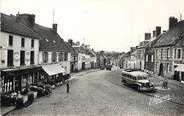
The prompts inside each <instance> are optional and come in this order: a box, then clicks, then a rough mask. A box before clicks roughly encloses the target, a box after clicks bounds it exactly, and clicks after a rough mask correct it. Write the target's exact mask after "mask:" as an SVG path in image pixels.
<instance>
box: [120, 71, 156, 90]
mask: <svg viewBox="0 0 184 116" xmlns="http://www.w3.org/2000/svg"><path fill="white" fill-rule="evenodd" d="M121 75H122V77H121V82H123V83H125V84H127V85H133V86H134V87H135V88H136V89H137V90H138V91H153V90H155V87H154V84H153V83H152V82H150V81H149V80H148V78H147V77H148V76H149V75H148V74H147V73H145V72H142V71H128V72H127V71H122V73H121Z"/></svg>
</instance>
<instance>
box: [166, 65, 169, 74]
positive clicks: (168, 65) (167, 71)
mask: <svg viewBox="0 0 184 116" xmlns="http://www.w3.org/2000/svg"><path fill="white" fill-rule="evenodd" d="M166 71H167V72H169V63H167V69H166Z"/></svg>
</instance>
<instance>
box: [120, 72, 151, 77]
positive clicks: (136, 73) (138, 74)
mask: <svg viewBox="0 0 184 116" xmlns="http://www.w3.org/2000/svg"><path fill="white" fill-rule="evenodd" d="M122 73H125V74H129V75H132V76H136V77H137V76H145V77H146V76H148V74H147V73H145V72H142V71H131V72H127V71H122Z"/></svg>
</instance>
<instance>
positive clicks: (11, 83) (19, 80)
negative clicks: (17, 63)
mask: <svg viewBox="0 0 184 116" xmlns="http://www.w3.org/2000/svg"><path fill="white" fill-rule="evenodd" d="M40 69H41V68H40V67H23V68H15V69H4V70H2V71H1V80H2V81H1V85H2V92H12V91H16V92H17V91H21V90H22V89H23V88H24V87H27V86H29V85H32V84H34V83H35V78H38V76H39V73H40Z"/></svg>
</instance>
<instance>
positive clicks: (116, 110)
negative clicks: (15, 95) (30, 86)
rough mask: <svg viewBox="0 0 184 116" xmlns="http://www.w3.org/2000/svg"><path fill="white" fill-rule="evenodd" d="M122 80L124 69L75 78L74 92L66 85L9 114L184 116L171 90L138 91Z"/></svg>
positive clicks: (182, 106) (99, 71)
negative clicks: (68, 90) (173, 100)
mask: <svg viewBox="0 0 184 116" xmlns="http://www.w3.org/2000/svg"><path fill="white" fill-rule="evenodd" d="M120 78H121V69H115V68H113V69H112V71H106V70H95V71H93V72H90V73H84V74H78V75H73V77H72V79H71V80H70V81H69V85H70V93H66V85H62V86H60V87H58V88H55V89H54V90H53V91H52V94H51V95H50V96H45V97H41V98H38V99H36V100H35V102H34V103H33V104H32V105H30V106H28V107H26V108H23V109H19V110H15V111H12V112H10V113H9V114H8V115H15V116H25V115H27V116H29V115H49V116H50V115H58V116H59V115H62V116H63V115H77V116H78V115H79V116H87V115H92V116H94V115H95V116H96V115H103V116H113V115H118V116H123V115H124V116H125V115H126V116H132V115H133V116H155V115H162V116H178V115H184V105H182V103H181V104H179V103H175V102H172V99H173V97H172V95H171V92H169V91H170V90H165V91H168V92H167V94H165V93H166V92H165V93H164V94H162V92H160V91H157V92H149V93H147V92H146V93H145V92H137V91H136V90H134V89H132V88H130V87H128V86H125V85H123V84H122V83H121V81H120ZM183 102H184V101H183Z"/></svg>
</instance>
